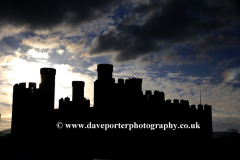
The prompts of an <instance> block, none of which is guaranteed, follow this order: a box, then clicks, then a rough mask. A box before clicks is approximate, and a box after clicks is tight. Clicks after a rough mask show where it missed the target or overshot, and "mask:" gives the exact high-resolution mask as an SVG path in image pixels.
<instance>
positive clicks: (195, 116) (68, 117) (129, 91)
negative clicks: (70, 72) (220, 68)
mask: <svg viewBox="0 0 240 160" xmlns="http://www.w3.org/2000/svg"><path fill="white" fill-rule="evenodd" d="M97 71H98V79H97V80H96V81H95V82H94V106H93V107H90V100H87V99H86V98H85V97H84V87H85V83H84V82H83V81H73V82H72V87H73V88H72V101H70V98H69V97H66V98H61V99H60V100H59V109H54V95H55V75H56V69H53V68H41V69H40V74H41V83H40V85H39V88H36V83H33V82H30V83H29V87H28V88H26V83H19V84H15V85H14V87H13V105H12V128H11V134H12V136H13V138H14V140H15V141H16V142H20V143H22V142H23V141H24V143H25V142H27V143H29V144H33V143H43V144H45V149H46V152H47V153H48V154H49V155H53V153H51V152H53V150H52V149H53V148H55V151H56V152H57V151H58V152H59V151H63V152H64V151H66V150H69V151H73V150H77V151H81V153H89V152H90V151H89V148H91V153H93V154H96V155H109V154H110V153H111V154H114V155H115V154H119V153H125V154H130V155H132V156H135V155H136V154H140V155H142V156H144V155H149V154H153V155H154V154H157V153H158V152H159V151H162V152H164V151H165V150H171V151H178V152H179V153H183V152H184V151H185V152H187V151H186V147H187V148H188V150H189V149H191V148H193V147H199V146H202V145H204V146H208V145H209V144H211V142H212V107H211V105H207V104H205V105H204V106H203V105H202V104H199V105H198V107H197V108H196V105H191V106H190V105H189V101H188V100H180V102H179V100H178V99H174V100H173V102H172V101H171V100H170V99H168V100H165V95H164V92H162V91H161V92H159V91H154V92H153V93H152V91H150V90H147V91H146V92H145V94H144V93H143V91H142V79H140V78H129V79H126V80H125V81H124V79H118V83H115V79H114V78H112V72H113V65H111V64H99V65H98V66H97ZM58 122H62V123H63V124H88V123H89V122H91V123H92V124H117V123H122V124H134V123H138V124H143V123H146V124H169V123H171V124H178V125H180V124H188V125H189V126H191V124H196V123H197V124H199V126H200V128H195V129H190V128H188V129H186V128H182V129H180V128H177V129H176V130H173V129H166V130H163V129H155V130H150V129H132V130H131V131H129V130H128V129H108V130H107V131H105V130H104V129H76V128H75V129H73V128H71V129H69V128H65V127H63V128H61V129H59V128H57V127H56V124H57V123H58ZM73 144H77V146H78V147H77V148H76V147H73ZM159 145H161V146H164V149H160V148H159V147H158V146H159ZM195 149H196V148H195ZM133 151H134V152H133Z"/></svg>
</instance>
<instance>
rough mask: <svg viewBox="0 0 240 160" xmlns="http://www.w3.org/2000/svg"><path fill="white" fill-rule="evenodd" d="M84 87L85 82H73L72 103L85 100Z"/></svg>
mask: <svg viewBox="0 0 240 160" xmlns="http://www.w3.org/2000/svg"><path fill="white" fill-rule="evenodd" d="M84 86H85V84H84V82H83V81H72V87H73V89H72V97H73V98H72V101H73V102H74V103H80V102H81V100H82V99H83V98H84Z"/></svg>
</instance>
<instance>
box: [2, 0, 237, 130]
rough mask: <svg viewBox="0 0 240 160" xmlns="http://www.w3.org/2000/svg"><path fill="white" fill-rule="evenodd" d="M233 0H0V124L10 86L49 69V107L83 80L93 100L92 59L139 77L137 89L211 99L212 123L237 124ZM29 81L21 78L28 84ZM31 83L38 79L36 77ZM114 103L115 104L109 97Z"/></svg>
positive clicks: (5, 124)
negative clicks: (53, 78) (51, 83)
mask: <svg viewBox="0 0 240 160" xmlns="http://www.w3.org/2000/svg"><path fill="white" fill-rule="evenodd" d="M239 8H240V1H238V0H228V1H223V0H211V1H203V0H199V1H198V0H195V1H192V0H178V1H176V0H172V1H171V0H158V1H157V0H128V1H124V0H123V1H117V0H115V1H114V0H101V1H99V0H88V1H86V2H82V1H73V0H68V1H58V0H41V1H23V0H21V1H15V0H8V1H1V2H0V113H1V118H2V119H1V124H0V131H1V130H3V129H8V128H10V127H11V114H12V92H13V85H14V84H16V83H21V82H26V83H28V82H37V83H40V68H42V67H53V68H55V69H56V70H57V72H56V86H55V93H56V94H55V108H58V100H59V99H60V98H62V97H67V96H68V97H70V99H72V81H75V80H80V81H85V97H86V98H87V99H90V101H91V106H93V83H94V81H95V80H96V79H97V72H96V69H97V64H100V63H110V64H113V65H114V73H113V77H114V78H115V80H116V82H117V79H118V78H124V79H126V78H129V77H130V78H131V77H137V78H142V79H143V84H142V86H143V91H145V90H152V91H154V90H159V91H163V92H164V93H165V99H179V100H181V99H185V100H189V102H190V105H191V104H195V105H198V104H199V103H200V102H199V92H200V91H201V93H202V104H206V103H207V104H209V105H212V116H213V130H214V131H226V130H227V129H228V128H234V129H238V130H239V131H240V105H239V104H240V54H239V51H240V43H239V42H240V39H239V37H240V9H239ZM27 87H28V84H27ZM37 87H38V84H37ZM113 105H114V104H113Z"/></svg>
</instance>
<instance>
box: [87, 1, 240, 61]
mask: <svg viewBox="0 0 240 160" xmlns="http://www.w3.org/2000/svg"><path fill="white" fill-rule="evenodd" d="M239 7H240V5H239V1H234V0H232V1H227V2H225V1H224V2H223V1H218V0H215V1H211V2H208V1H198V0H197V1H191V0H182V1H168V2H165V1H154V0H152V1H150V3H142V4H140V5H138V6H137V7H136V8H135V9H133V12H131V13H130V14H129V15H127V16H125V18H124V19H123V20H122V21H120V22H119V23H118V24H117V25H116V28H115V29H112V30H110V31H108V32H106V33H104V34H102V35H99V36H98V37H96V38H95V41H94V43H93V47H92V48H91V50H90V56H96V55H100V54H107V53H111V52H115V53H116V52H117V53H118V54H117V55H116V57H115V61H116V62H126V61H129V60H134V59H136V58H138V57H139V56H143V55H147V54H151V53H159V52H167V51H169V50H170V49H171V50H174V51H175V53H176V54H181V53H182V52H181V50H182V49H183V50H184V52H185V54H186V49H187V50H188V52H189V53H187V54H188V56H185V57H186V58H187V57H188V58H189V59H188V60H191V59H194V60H199V61H200V60H203V59H205V58H210V57H209V55H208V53H207V51H209V50H211V49H214V47H217V46H221V48H224V47H231V46H236V45H237V42H238V38H236V37H234V36H233V34H236V33H237V34H239V30H237V26H238V25H239V19H240V12H239ZM229 30H231V31H234V33H231V32H229ZM226 42H227V44H230V46H228V45H226ZM222 44H224V45H222ZM237 46H238V45H237ZM202 52H203V53H202ZM184 62H185V61H184Z"/></svg>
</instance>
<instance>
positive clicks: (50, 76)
mask: <svg viewBox="0 0 240 160" xmlns="http://www.w3.org/2000/svg"><path fill="white" fill-rule="evenodd" d="M40 74H41V83H40V84H39V89H40V97H41V98H40V99H41V100H42V104H41V105H42V106H40V108H42V107H44V110H45V109H47V110H50V109H54V95H55V75H56V69H54V68H41V69H40Z"/></svg>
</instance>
